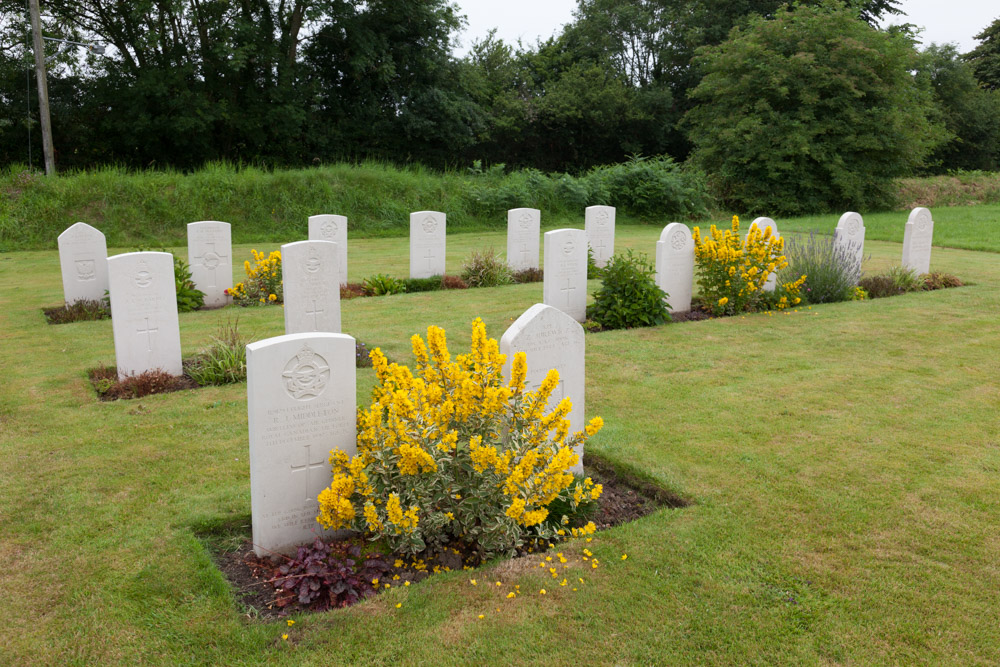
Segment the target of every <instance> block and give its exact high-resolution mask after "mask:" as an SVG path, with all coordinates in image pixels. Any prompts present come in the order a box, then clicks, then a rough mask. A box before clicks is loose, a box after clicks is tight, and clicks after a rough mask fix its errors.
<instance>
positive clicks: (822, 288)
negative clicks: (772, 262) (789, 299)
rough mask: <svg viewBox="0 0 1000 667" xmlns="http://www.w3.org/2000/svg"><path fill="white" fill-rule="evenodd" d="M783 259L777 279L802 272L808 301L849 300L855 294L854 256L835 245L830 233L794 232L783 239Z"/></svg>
mask: <svg viewBox="0 0 1000 667" xmlns="http://www.w3.org/2000/svg"><path fill="white" fill-rule="evenodd" d="M785 259H786V260H788V267H787V268H785V269H784V270H782V272H781V274H782V275H781V276H779V281H783V279H784V278H786V277H787V276H792V277H793V278H796V277H798V276H802V275H804V276H805V277H806V282H805V284H804V285H803V286H802V288H801V291H802V296H803V297H805V299H806V301H808V302H809V303H834V302H836V301H850V300H851V299H852V298H853V295H854V286H855V285H856V284H857V282H856V278H855V277H856V276H859V275H860V274H861V266H860V262H859V261H858V259H857V256H856V255H855V254H854V253H853V252H852V251H851V250H850V249H848V248H845V247H843V246H838V245H837V244H836V242H835V240H834V237H832V236H821V235H817V234H816V233H815V232H809V238H808V239H802V238H796V237H794V236H789V237H786V239H785Z"/></svg>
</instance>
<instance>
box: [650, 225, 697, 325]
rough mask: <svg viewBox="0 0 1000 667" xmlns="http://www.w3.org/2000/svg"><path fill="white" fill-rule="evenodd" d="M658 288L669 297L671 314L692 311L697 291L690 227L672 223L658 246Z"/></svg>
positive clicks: (657, 243)
mask: <svg viewBox="0 0 1000 667" xmlns="http://www.w3.org/2000/svg"><path fill="white" fill-rule="evenodd" d="M656 284H657V285H659V286H660V289H662V290H663V291H664V292H666V293H667V309H668V310H669V311H670V312H671V313H686V312H687V311H689V310H691V292H692V291H693V289H694V239H693V238H692V236H691V230H690V229H688V227H687V225H684V224H681V223H679V222H671V223H670V224H669V225H667V226H666V227H664V228H663V231H662V232H660V240H659V241H657V242H656Z"/></svg>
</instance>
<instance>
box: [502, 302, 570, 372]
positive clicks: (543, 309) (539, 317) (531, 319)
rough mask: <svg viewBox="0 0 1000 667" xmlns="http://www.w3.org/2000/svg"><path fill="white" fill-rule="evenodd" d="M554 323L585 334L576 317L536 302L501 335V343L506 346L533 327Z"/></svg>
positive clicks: (547, 325)
mask: <svg viewBox="0 0 1000 667" xmlns="http://www.w3.org/2000/svg"><path fill="white" fill-rule="evenodd" d="M554 324H558V325H560V326H563V327H568V328H569V329H571V330H573V331H577V330H579V333H580V335H581V336H582V335H583V327H582V326H581V325H580V323H579V322H577V321H576V320H575V319H573V318H572V317H570V316H569V315H567V314H566V313H564V312H563V311H561V310H559V309H558V308H556V307H554V306H549V305H546V304H544V303H536V304H535V305H533V306H532V307H531V308H528V309H527V310H526V311H524V312H523V313H521V316H520V317H519V318H517V319H516V320H514V323H513V324H511V325H510V326H509V327H508V328H507V331H505V332H504V334H503V336H501V337H500V345H501V346H502V347H506V346H507V345H509V344H510V342H511V341H512V340H513V339H514V338H516V337H517V336H519V335H520V334H522V333H524V332H525V331H527V330H528V329H529V328H531V327H534V326H543V327H545V328H551V327H552V325H554ZM507 361H508V363H509V362H510V361H511V360H510V359H508V360H507Z"/></svg>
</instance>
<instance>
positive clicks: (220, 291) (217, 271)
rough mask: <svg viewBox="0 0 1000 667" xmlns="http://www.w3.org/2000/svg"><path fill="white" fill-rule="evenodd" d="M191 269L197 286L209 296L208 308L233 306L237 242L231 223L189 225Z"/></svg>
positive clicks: (196, 223)
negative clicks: (230, 291) (235, 244)
mask: <svg viewBox="0 0 1000 667" xmlns="http://www.w3.org/2000/svg"><path fill="white" fill-rule="evenodd" d="M187 235H188V266H190V267H191V279H192V280H193V281H194V286H195V287H196V288H198V289H200V290H201V291H202V292H204V293H205V306H206V307H207V308H219V307H221V306H225V305H227V304H229V303H230V301H231V298H230V297H229V296H228V295H226V290H229V289H232V287H233V243H232V238H231V236H230V225H229V223H228V222H216V221H214V220H209V221H204V222H192V223H189V224H188V226H187Z"/></svg>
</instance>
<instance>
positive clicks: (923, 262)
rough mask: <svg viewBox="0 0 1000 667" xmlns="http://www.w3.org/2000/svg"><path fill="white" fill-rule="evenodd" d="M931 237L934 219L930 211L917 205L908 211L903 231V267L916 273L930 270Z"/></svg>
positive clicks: (932, 236)
mask: <svg viewBox="0 0 1000 667" xmlns="http://www.w3.org/2000/svg"><path fill="white" fill-rule="evenodd" d="M933 239H934V220H933V218H931V212H930V211H929V210H927V209H926V208H924V207H922V206H918V207H917V208H915V209H913V210H912V211H910V217H909V218H908V219H907V221H906V229H905V231H904V232H903V267H904V268H907V269H913V271H915V272H916V273H917V274H918V275H919V274H921V273H927V272H928V271H930V270H931V241H932V240H933Z"/></svg>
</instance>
